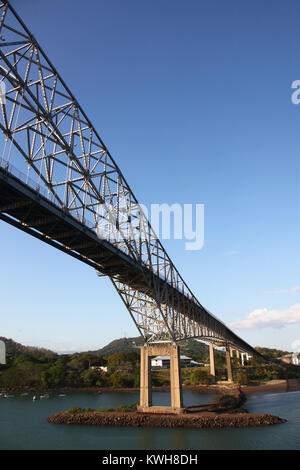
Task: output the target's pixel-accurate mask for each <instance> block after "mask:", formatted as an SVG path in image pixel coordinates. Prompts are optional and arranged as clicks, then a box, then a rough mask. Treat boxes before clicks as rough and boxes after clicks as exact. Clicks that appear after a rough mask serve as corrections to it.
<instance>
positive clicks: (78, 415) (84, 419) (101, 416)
mask: <svg viewBox="0 0 300 470" xmlns="http://www.w3.org/2000/svg"><path fill="white" fill-rule="evenodd" d="M245 401H246V396H245V394H244V393H243V392H242V390H241V389H240V388H239V387H238V388H233V389H232V390H231V392H230V393H227V394H222V395H221V396H220V397H219V398H218V399H217V400H216V401H214V402H213V403H209V404H207V405H199V406H192V407H186V408H185V409H184V410H183V412H182V413H181V414H175V413H174V414H172V413H164V412H161V413H160V412H159V411H158V410H157V408H156V410H155V412H153V413H151V412H148V413H143V412H140V411H137V404H136V403H134V404H133V405H131V406H129V407H126V406H122V405H121V406H119V407H117V408H116V409H111V408H110V409H108V410H104V409H99V410H93V409H91V408H86V409H82V408H79V407H73V408H70V409H69V410H68V411H61V412H58V413H55V414H54V415H52V416H50V417H49V418H47V422H48V423H52V424H68V425H72V424H73V425H92V426H118V427H159V428H198V429H202V428H224V427H229V428H244V427H255V426H270V425H274V424H282V423H285V422H286V419H283V418H280V417H278V416H273V415H270V414H256V413H248V412H247V410H246V409H244V408H243V404H244V403H245Z"/></svg>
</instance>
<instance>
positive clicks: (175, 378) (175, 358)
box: [170, 345, 183, 409]
mask: <svg viewBox="0 0 300 470" xmlns="http://www.w3.org/2000/svg"><path fill="white" fill-rule="evenodd" d="M170 379H171V407H172V408H173V409H180V408H182V407H183V399H182V386H181V370H180V349H179V346H176V345H173V346H171V347H170Z"/></svg>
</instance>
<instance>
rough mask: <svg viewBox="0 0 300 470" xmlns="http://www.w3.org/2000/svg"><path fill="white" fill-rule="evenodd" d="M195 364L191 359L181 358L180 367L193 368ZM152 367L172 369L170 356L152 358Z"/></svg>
mask: <svg viewBox="0 0 300 470" xmlns="http://www.w3.org/2000/svg"><path fill="white" fill-rule="evenodd" d="M192 362H194V361H192V360H191V358H190V357H187V356H180V367H193V366H192V365H191V363H192ZM151 367H152V368H153V369H170V357H169V356H156V357H152V358H151Z"/></svg>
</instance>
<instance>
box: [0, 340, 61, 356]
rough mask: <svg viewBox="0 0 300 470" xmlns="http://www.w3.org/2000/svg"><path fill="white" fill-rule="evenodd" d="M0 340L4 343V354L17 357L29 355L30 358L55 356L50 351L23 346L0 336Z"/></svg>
mask: <svg viewBox="0 0 300 470" xmlns="http://www.w3.org/2000/svg"><path fill="white" fill-rule="evenodd" d="M0 340H1V341H3V342H4V343H5V347H6V354H7V355H11V356H18V355H19V354H29V355H30V356H56V353H55V352H53V351H50V349H45V348H38V347H35V346H23V344H20V343H17V342H16V341H14V340H13V339H8V338H4V337H3V336H0Z"/></svg>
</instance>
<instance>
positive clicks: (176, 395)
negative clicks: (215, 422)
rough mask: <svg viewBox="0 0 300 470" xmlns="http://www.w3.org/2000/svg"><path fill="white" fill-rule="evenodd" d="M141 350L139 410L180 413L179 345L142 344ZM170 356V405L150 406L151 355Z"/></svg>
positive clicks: (181, 407)
mask: <svg viewBox="0 0 300 470" xmlns="http://www.w3.org/2000/svg"><path fill="white" fill-rule="evenodd" d="M140 351H141V377H140V406H139V407H138V409H139V411H142V412H146V413H147V412H150V413H170V412H175V413H182V411H183V399H182V386H181V370H180V349H179V346H176V344H175V345H172V346H143V347H141V348H140ZM155 356H169V357H170V382H171V406H152V390H151V363H150V360H151V357H155Z"/></svg>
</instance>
